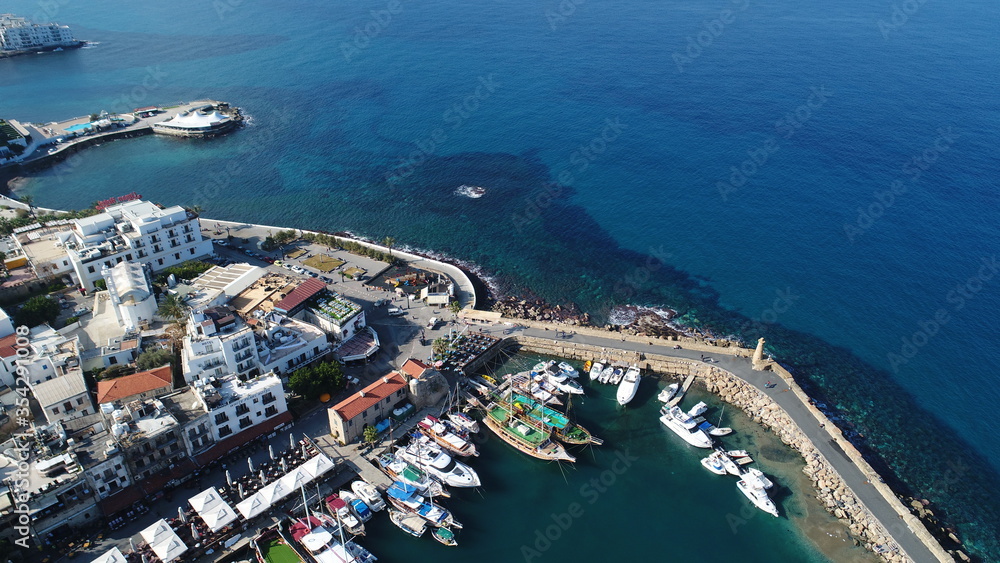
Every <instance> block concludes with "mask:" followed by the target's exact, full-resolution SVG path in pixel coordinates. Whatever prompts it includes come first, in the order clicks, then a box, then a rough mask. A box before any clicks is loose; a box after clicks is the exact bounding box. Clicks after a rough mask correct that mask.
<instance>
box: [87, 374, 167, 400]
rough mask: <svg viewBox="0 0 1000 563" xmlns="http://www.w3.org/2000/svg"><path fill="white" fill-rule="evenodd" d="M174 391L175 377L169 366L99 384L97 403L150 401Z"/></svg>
mask: <svg viewBox="0 0 1000 563" xmlns="http://www.w3.org/2000/svg"><path fill="white" fill-rule="evenodd" d="M171 389H173V375H172V374H171V369H170V366H169V365H166V366H163V367H158V368H156V369H151V370H147V371H140V372H139V373H136V374H133V375H125V376H122V377H118V378H115V379H109V380H106V381H98V382H97V402H98V404H102V403H114V402H122V403H128V402H131V401H134V400H136V399H149V398H152V397H155V396H157V395H161V394H163V393H167V392H169V391H170V390H171Z"/></svg>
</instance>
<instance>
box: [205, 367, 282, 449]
mask: <svg viewBox="0 0 1000 563" xmlns="http://www.w3.org/2000/svg"><path fill="white" fill-rule="evenodd" d="M193 387H194V389H195V394H196V396H197V397H198V399H199V400H200V401H201V404H202V406H203V408H204V409H205V410H206V411H208V415H209V416H208V419H209V422H210V423H211V424H212V437H213V438H214V439H215V441H219V440H222V439H223V438H226V437H228V436H232V435H235V434H239V433H240V432H243V431H244V430H247V429H249V428H251V427H253V426H255V425H257V424H260V423H262V422H264V421H266V420H268V419H271V418H274V417H276V416H278V415H280V414H281V413H283V412H286V411H287V410H288V406H287V404H286V403H285V391H284V388H283V387H282V386H281V379H279V378H278V376H276V375H275V374H273V373H268V374H265V375H262V376H260V377H256V378H254V379H250V380H247V381H241V380H240V379H239V378H238V377H236V376H235V375H230V376H226V377H224V378H222V379H215V380H210V381H196V382H195V383H194V385H193Z"/></svg>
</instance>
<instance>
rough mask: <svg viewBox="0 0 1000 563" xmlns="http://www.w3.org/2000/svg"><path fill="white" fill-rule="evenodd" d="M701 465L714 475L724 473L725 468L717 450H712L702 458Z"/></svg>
mask: <svg viewBox="0 0 1000 563" xmlns="http://www.w3.org/2000/svg"><path fill="white" fill-rule="evenodd" d="M701 465H702V466H703V467H704V468H705V469H707V470H709V471H711V472H712V473H715V474H716V475H725V474H726V468H725V467H723V466H722V460H721V459H720V457H719V452H717V451H716V452H712V454H711V455H709V456H708V457H705V458H702V460H701Z"/></svg>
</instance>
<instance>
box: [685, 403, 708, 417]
mask: <svg viewBox="0 0 1000 563" xmlns="http://www.w3.org/2000/svg"><path fill="white" fill-rule="evenodd" d="M707 410H708V405H706V404H705V402H704V401H698V404H696V405H695V406H693V407H691V409H690V410H688V412H687V414H688V416H690V417H691V418H694V417H696V416H701V415H703V414H705V411H707Z"/></svg>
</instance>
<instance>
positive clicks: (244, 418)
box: [240, 416, 253, 429]
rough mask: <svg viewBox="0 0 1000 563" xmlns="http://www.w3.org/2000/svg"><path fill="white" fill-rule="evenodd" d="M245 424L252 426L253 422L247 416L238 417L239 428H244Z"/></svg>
mask: <svg viewBox="0 0 1000 563" xmlns="http://www.w3.org/2000/svg"><path fill="white" fill-rule="evenodd" d="M247 426H253V422H252V421H251V420H250V417H249V416H244V417H243V418H241V419H240V429H243V428H246V427H247Z"/></svg>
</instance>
